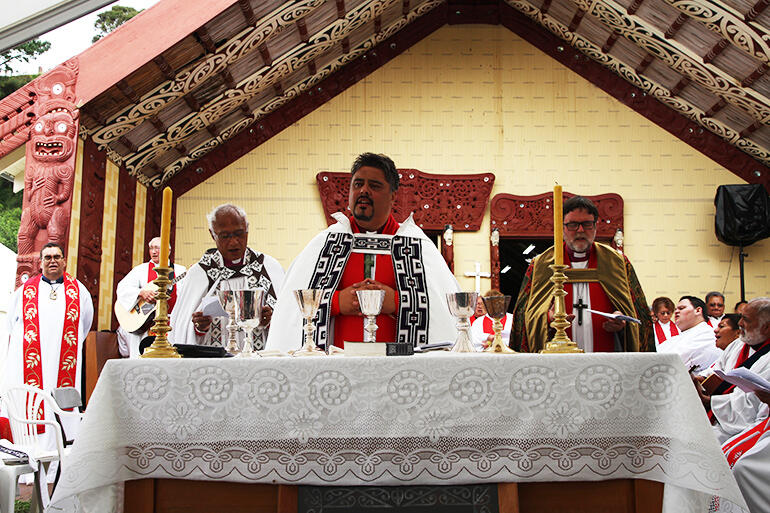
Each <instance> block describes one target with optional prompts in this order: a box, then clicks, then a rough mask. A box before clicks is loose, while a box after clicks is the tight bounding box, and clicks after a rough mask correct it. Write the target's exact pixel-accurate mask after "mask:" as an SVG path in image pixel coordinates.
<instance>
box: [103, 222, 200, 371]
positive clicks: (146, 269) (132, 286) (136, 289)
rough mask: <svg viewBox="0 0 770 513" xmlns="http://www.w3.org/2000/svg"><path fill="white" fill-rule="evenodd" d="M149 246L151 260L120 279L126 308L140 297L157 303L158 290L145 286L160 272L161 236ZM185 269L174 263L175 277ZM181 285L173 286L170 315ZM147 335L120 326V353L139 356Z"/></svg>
mask: <svg viewBox="0 0 770 513" xmlns="http://www.w3.org/2000/svg"><path fill="white" fill-rule="evenodd" d="M147 247H148V248H149V250H150V261H149V262H144V263H143V264H139V265H137V266H136V267H134V268H133V269H131V271H130V272H129V273H128V274H127V275H125V276H124V277H123V279H122V280H120V282H119V283H118V287H117V289H116V291H115V293H116V295H117V300H118V302H119V303H120V305H121V306H122V307H123V308H125V309H126V310H130V309H131V308H133V306H134V305H135V304H136V302H137V301H138V300H139V299H141V300H143V301H144V302H145V303H155V297H156V295H157V291H154V290H146V289H145V287H146V286H147V284H148V283H150V282H152V281H153V280H155V278H157V277H158V274H157V273H156V272H155V267H157V265H158V260H159V259H160V237H155V238H153V239H152V240H150V242H149V244H147ZM185 270H186V269H185V267H184V266H182V265H179V264H174V276H173V278H178V277H179V276H182V274H183V273H184V272H185ZM173 278H172V279H173ZM181 285H182V283H179V284H178V285H174V286H173V287H172V288H171V294H170V297H169V299H168V313H169V315H173V309H174V304H175V303H176V298H177V294H178V293H177V289H178V288H179V286H181ZM146 336H147V332H144V333H130V332H127V331H126V330H124V329H123V328H122V327H120V328H118V346H119V349H120V354H121V355H122V356H124V357H125V356H129V357H131V358H138V357H139V343H140V342H141V341H142V339H143V338H144V337H146Z"/></svg>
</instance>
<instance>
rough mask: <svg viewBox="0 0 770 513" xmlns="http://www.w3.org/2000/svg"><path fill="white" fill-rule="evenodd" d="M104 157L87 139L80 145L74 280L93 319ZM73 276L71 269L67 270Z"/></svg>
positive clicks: (96, 302) (99, 260) (96, 308)
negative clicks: (82, 289)
mask: <svg viewBox="0 0 770 513" xmlns="http://www.w3.org/2000/svg"><path fill="white" fill-rule="evenodd" d="M106 172H107V154H106V153H105V152H103V151H100V150H99V148H98V147H97V145H96V143H94V142H93V141H92V140H90V139H87V140H86V141H85V143H84V144H83V185H82V189H81V191H80V195H81V199H80V238H79V243H78V268H77V279H78V280H80V282H81V283H82V284H83V285H85V287H86V288H87V289H88V292H89V293H90V294H91V299H92V300H93V302H94V319H98V318H99V280H100V272H101V263H102V225H103V224H104V186H105V178H106ZM70 273H72V274H74V273H75V270H74V269H70Z"/></svg>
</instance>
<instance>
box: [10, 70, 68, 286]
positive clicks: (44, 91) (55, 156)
mask: <svg viewBox="0 0 770 513" xmlns="http://www.w3.org/2000/svg"><path fill="white" fill-rule="evenodd" d="M76 81H77V72H76V68H75V70H74V71H73V70H72V69H70V68H69V67H67V66H59V67H58V68H56V69H55V70H53V71H52V72H50V73H48V74H46V75H45V76H43V77H41V79H39V80H37V81H36V82H35V86H34V88H33V89H34V90H35V94H36V96H37V98H38V101H37V102H36V104H35V106H34V109H33V110H34V117H33V118H30V119H32V121H33V122H34V124H33V125H32V128H31V129H30V130H29V135H30V138H29V141H28V142H27V150H26V169H25V174H24V200H23V201H24V202H23V209H22V215H21V224H20V226H19V234H18V245H19V256H18V257H17V261H18V263H19V265H18V268H17V279H16V282H17V284H19V283H21V282H23V281H25V280H26V279H27V278H28V277H29V276H31V275H33V274H35V273H36V272H37V271H38V270H39V268H40V265H39V261H38V260H39V256H38V253H39V252H40V249H42V247H43V246H44V245H45V244H46V243H47V242H55V243H58V244H61V245H62V246H63V247H66V244H67V235H68V230H69V222H70V210H71V196H72V187H73V180H74V174H75V173H74V170H75V156H76V153H77V137H78V110H77V107H76V106H75V104H74V103H73V101H72V100H74V87H75V82H76Z"/></svg>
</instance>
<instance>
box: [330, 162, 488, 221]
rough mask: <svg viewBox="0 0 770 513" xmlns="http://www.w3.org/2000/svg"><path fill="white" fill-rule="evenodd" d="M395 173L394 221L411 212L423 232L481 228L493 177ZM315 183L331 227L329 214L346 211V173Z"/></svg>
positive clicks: (406, 170)
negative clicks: (449, 227) (396, 174)
mask: <svg viewBox="0 0 770 513" xmlns="http://www.w3.org/2000/svg"><path fill="white" fill-rule="evenodd" d="M399 174H400V176H401V178H400V183H399V187H398V191H397V192H396V201H395V203H394V205H393V217H395V218H396V221H399V222H400V221H403V220H404V219H406V218H407V217H409V214H410V213H412V212H414V221H415V223H417V226H419V227H420V228H422V229H423V230H426V231H434V232H443V231H444V227H445V226H446V225H447V224H451V225H452V228H453V229H454V231H456V232H457V231H462V232H474V231H477V230H478V229H479V228H480V227H481V220H482V219H483V218H484V212H485V211H486V207H487V202H488V201H489V194H490V193H491V192H492V185H494V183H495V175H494V174H492V173H479V174H475V175H446V174H441V175H438V174H429V173H423V172H422V171H418V170H416V169H399ZM316 181H317V182H318V192H319V193H320V195H321V202H322V203H323V208H324V213H325V214H326V222H327V223H328V224H332V223H333V222H334V220H333V219H332V217H331V215H332V214H333V213H335V212H347V209H348V191H349V190H350V173H326V172H324V173H318V175H316Z"/></svg>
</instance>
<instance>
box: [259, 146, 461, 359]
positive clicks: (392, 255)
mask: <svg viewBox="0 0 770 513" xmlns="http://www.w3.org/2000/svg"><path fill="white" fill-rule="evenodd" d="M351 174H352V177H351V182H350V194H349V200H348V208H349V209H350V211H351V213H350V215H349V216H348V215H345V214H343V213H342V212H337V213H335V214H334V216H333V217H334V218H335V219H336V220H337V222H336V223H335V224H333V225H332V226H330V227H329V228H327V229H326V230H324V231H323V232H321V233H319V234H318V235H316V236H315V237H314V238H313V239H312V240H311V241H310V243H308V245H307V246H306V247H305V249H304V250H302V252H301V253H300V254H299V256H297V258H296V259H295V260H294V262H293V263H292V265H291V267H290V268H289V270H288V271H287V273H286V282H285V285H284V290H283V292H282V293H281V294H280V296H279V297H278V306H277V307H276V310H275V314H274V315H273V324H274V325H278V326H281V329H280V330H274V331H271V332H270V334H269V336H268V339H267V348H268V349H278V350H281V351H288V350H293V349H299V348H300V347H301V345H302V318H301V317H300V311H299V308H298V307H297V304H296V302H295V300H294V297H292V291H293V290H295V289H308V288H314V289H322V290H323V295H322V298H321V306H320V308H319V311H318V322H317V329H316V333H315V337H316V343H317V344H318V345H319V346H321V345H324V346H326V345H332V344H333V345H335V346H337V347H343V346H344V342H345V341H351V342H354V341H358V342H360V341H362V340H363V328H364V317H363V316H362V314H361V309H360V306H359V304H358V299H357V295H356V291H357V290H362V289H363V290H365V289H378V290H384V291H385V299H384V301H383V305H382V311H381V314H380V315H378V316H377V320H376V322H377V326H378V331H377V341H378V342H395V344H397V345H403V346H404V347H406V346H409V345H411V346H412V347H414V346H418V345H423V344H427V343H432V342H440V341H453V340H455V338H456V337H457V331H456V329H455V324H456V321H455V320H454V318H453V317H452V316H451V314H450V313H449V308H448V306H447V300H446V293H447V292H457V291H459V285H458V284H457V280H456V279H455V277H454V275H453V274H452V272H451V271H450V270H449V268H448V267H447V265H446V262H445V261H444V259H443V258H442V257H441V253H439V251H438V249H437V248H436V245H435V244H434V243H433V242H432V241H431V240H430V239H428V237H427V236H426V235H425V233H424V232H423V231H422V230H421V229H420V228H419V227H418V226H417V225H416V224H415V223H414V221H413V219H412V217H411V216H410V217H409V218H408V219H406V220H405V221H404V222H402V223H398V222H396V220H395V219H394V218H393V215H392V213H391V210H392V207H393V202H394V200H395V196H396V190H398V183H399V175H398V171H397V169H396V166H395V164H394V163H393V161H392V160H391V159H390V158H388V157H386V156H385V155H375V154H373V153H364V154H362V155H359V156H358V158H357V159H356V161H355V162H354V163H353V166H352V168H351Z"/></svg>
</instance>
